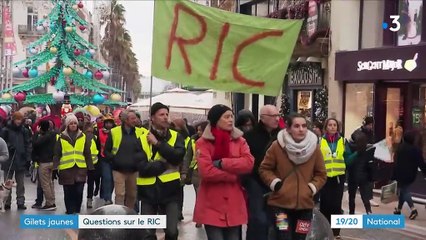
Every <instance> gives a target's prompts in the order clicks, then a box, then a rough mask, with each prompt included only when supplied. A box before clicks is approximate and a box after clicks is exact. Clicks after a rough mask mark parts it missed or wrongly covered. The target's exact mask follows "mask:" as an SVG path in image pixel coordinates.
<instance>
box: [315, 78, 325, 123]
mask: <svg viewBox="0 0 426 240" xmlns="http://www.w3.org/2000/svg"><path fill="white" fill-rule="evenodd" d="M314 99H315V103H314V108H315V114H314V121H318V122H320V123H324V122H325V120H327V117H328V89H327V87H326V86H324V87H323V88H321V89H319V90H316V91H315V97H314Z"/></svg>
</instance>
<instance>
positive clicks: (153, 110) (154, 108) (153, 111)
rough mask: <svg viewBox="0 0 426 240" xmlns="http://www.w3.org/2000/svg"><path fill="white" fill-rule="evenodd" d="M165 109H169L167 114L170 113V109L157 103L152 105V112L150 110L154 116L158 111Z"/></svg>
mask: <svg viewBox="0 0 426 240" xmlns="http://www.w3.org/2000/svg"><path fill="white" fill-rule="evenodd" d="M163 108H164V109H167V112H169V107H167V106H166V105H164V104H162V103H160V102H156V103H154V104H152V106H151V110H150V112H151V116H153V115H154V114H155V113H156V112H157V111H158V110H160V109H163Z"/></svg>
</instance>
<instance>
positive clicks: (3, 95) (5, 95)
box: [1, 93, 12, 100]
mask: <svg viewBox="0 0 426 240" xmlns="http://www.w3.org/2000/svg"><path fill="white" fill-rule="evenodd" d="M1 99H3V100H8V99H12V95H11V94H10V93H3V94H2V95H1Z"/></svg>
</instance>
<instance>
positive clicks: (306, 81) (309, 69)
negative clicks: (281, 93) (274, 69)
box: [287, 62, 324, 87]
mask: <svg viewBox="0 0 426 240" xmlns="http://www.w3.org/2000/svg"><path fill="white" fill-rule="evenodd" d="M323 75H324V74H323V70H322V68H321V63H314V62H312V63H311V62H307V63H296V64H294V65H291V66H289V70H288V72H287V79H288V86H289V87H321V86H322V83H323Z"/></svg>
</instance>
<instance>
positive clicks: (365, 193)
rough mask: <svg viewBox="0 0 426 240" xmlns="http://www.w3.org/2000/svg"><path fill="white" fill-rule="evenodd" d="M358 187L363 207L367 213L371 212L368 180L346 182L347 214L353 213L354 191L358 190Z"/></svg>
mask: <svg viewBox="0 0 426 240" xmlns="http://www.w3.org/2000/svg"><path fill="white" fill-rule="evenodd" d="M358 187H359V193H360V194H361V199H362V203H363V204H364V207H365V211H366V212H367V213H371V204H370V199H371V198H370V196H371V195H370V191H371V184H370V182H364V183H351V182H348V192H349V214H355V197H356V191H357V190H358Z"/></svg>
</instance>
